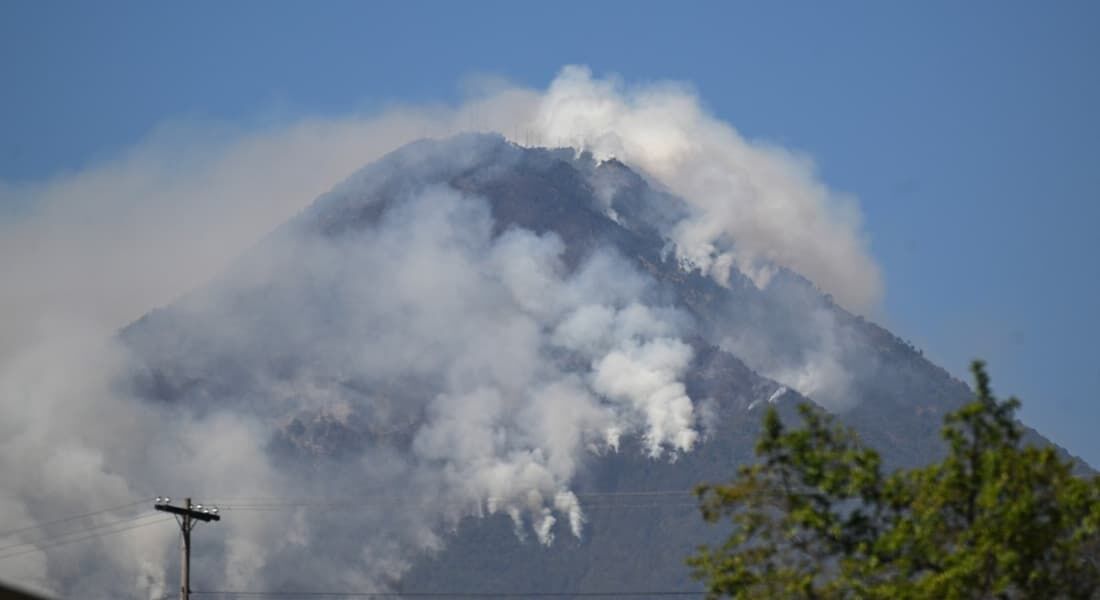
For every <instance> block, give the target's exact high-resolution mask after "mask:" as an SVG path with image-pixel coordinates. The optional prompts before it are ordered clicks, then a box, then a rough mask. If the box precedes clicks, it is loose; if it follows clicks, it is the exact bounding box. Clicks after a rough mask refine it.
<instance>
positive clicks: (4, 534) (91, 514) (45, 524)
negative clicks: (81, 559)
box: [0, 498, 150, 538]
mask: <svg viewBox="0 0 1100 600" xmlns="http://www.w3.org/2000/svg"><path fill="white" fill-rule="evenodd" d="M149 500H150V499H149V498H142V499H140V500H135V501H133V502H130V503H127V504H121V505H119V506H112V507H110V508H101V509H99V510H95V511H92V512H89V513H84V514H82V515H73V516H71V517H62V518H60V519H54V520H52V521H45V522H43V523H36V524H34V525H27V526H26V527H20V528H18V529H9V530H8V531H0V538H4V537H8V536H10V535H15V534H17V533H23V532H24V531H30V530H32V529H38V528H40V527H49V526H50V525H56V524H58V523H65V522H66V521H75V520H77V519H84V518H86V517H94V516H95V515H99V514H103V513H105V512H112V511H116V510H122V509H124V508H130V507H131V506H137V505H138V504H144V503H146V502H148V501H149Z"/></svg>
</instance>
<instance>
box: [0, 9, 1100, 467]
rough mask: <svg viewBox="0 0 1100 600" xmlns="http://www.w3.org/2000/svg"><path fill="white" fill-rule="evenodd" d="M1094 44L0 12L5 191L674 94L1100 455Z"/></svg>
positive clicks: (1073, 37)
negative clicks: (216, 137)
mask: <svg viewBox="0 0 1100 600" xmlns="http://www.w3.org/2000/svg"><path fill="white" fill-rule="evenodd" d="M1098 30H1100V4H1097V3H1095V2H1080V3H1076V2H1058V3H1038V2H1036V3H1030V4H1019V3H1010V2H988V3H983V2H970V3H928V2H923V3H911V4H907V5H902V4H901V3H871V2H868V3H840V4H829V5H822V4H810V3H805V4H802V3H788V2H778V3H766V4H765V3H758V4H748V3H713V4H711V3H693V4H686V3H665V4H650V3H638V2H629V3H619V2H596V3H569V2H553V3H519V2H479V3H457V2H433V3H427V2H420V3H382V2H370V3H367V2H334V1H330V2H319V3H309V4H306V3H297V4H291V3H282V2H280V3H275V2H235V3H221V2H209V3H203V2H198V3H189V4H188V6H187V7H186V9H184V8H181V7H179V6H178V5H171V4H157V5H154V4H152V3H130V4H127V3H114V2H104V3H94V4H93V3H74V4H70V5H63V4H60V3H45V2H8V3H5V4H3V6H2V7H0V82H3V87H2V89H3V92H2V93H0V180H3V181H6V182H7V183H9V184H18V183H20V182H33V181H38V180H43V179H48V178H51V177H54V176H57V175H58V174H59V173H64V172H70V171H76V170H79V169H82V168H85V167H87V166H88V165H93V164H96V163H98V162H101V161H104V160H108V159H110V158H111V157H114V156H117V155H118V154H120V153H123V152H126V151H127V149H129V148H131V147H132V146H133V145H134V144H136V143H139V142H141V141H142V140H144V139H146V138H147V137H148V136H149V135H150V132H152V131H154V130H155V129H156V128H158V127H160V126H162V125H163V124H164V123H166V122H173V121H178V120H180V119H188V120H197V121H212V122H217V123H231V124H235V125H238V126H243V127H249V126H252V125H261V124H266V123H271V122H273V121H275V122H277V121H281V120H287V121H289V120H292V119H295V118H298V117H301V116H309V115H322V116H325V115H334V116H338V115H343V114H347V113H349V112H353V111H358V112H361V111H370V110H375V109H379V108H383V107H387V106H392V105H396V104H409V103H414V104H416V103H431V102H445V103H453V102H457V101H459V100H460V99H461V98H462V95H463V83H464V82H465V81H468V79H469V77H471V76H473V75H478V74H492V75H498V76H502V77H505V78H507V79H509V80H512V81H514V82H516V83H519V84H523V85H527V86H532V87H536V88H542V87H544V86H545V85H546V84H547V83H548V82H549V81H550V80H551V79H552V78H553V77H554V75H555V74H556V73H557V71H558V70H559V69H560V68H561V66H562V65H566V64H572V63H576V64H585V65H588V66H590V67H591V68H592V69H593V71H594V72H595V73H596V74H598V75H605V74H608V73H617V74H619V75H621V76H622V77H623V78H624V79H626V80H627V81H631V82H645V81H653V80H663V79H673V80H679V81H685V82H688V83H690V84H691V85H692V86H694V88H695V89H696V90H697V92H698V94H699V96H700V97H701V98H702V99H703V101H704V102H705V103H706V105H707V107H708V109H709V110H711V111H712V112H713V113H714V114H716V115H717V116H719V117H720V118H722V119H724V120H726V121H728V122H730V123H732V124H733V125H734V126H735V127H737V128H738V129H739V130H740V131H741V132H742V133H743V134H745V135H747V136H749V137H753V138H759V139H765V140H770V141H773V142H777V143H780V144H782V145H785V146H788V147H791V148H795V149H798V150H801V151H803V152H806V153H808V154H809V155H810V156H812V157H813V158H814V159H815V160H816V161H817V163H818V165H819V169H820V174H821V178H822V179H823V180H824V181H825V182H827V183H828V184H829V185H830V186H831V187H833V188H835V189H838V190H842V191H844V192H847V193H850V194H853V195H854V196H856V197H858V198H859V200H860V204H861V207H862V210H863V214H864V217H865V230H866V231H867V232H868V234H869V235H870V238H871V244H872V253H873V255H874V256H875V258H876V259H877V260H878V261H879V263H880V264H881V265H882V267H883V271H884V274H885V280H886V298H885V301H884V305H883V308H882V311H881V314H880V315H878V316H877V318H878V319H879V320H881V321H883V322H884V324H885V325H887V326H888V327H890V328H891V329H892V330H894V331H895V332H896V333H898V334H899V335H900V336H901V337H903V338H907V339H911V340H913V341H914V342H915V343H916V344H917V345H918V346H920V347H922V348H924V350H925V351H926V353H927V354H928V355H930V356H931V357H932V358H933V359H934V360H936V361H937V362H939V363H940V364H942V365H944V366H945V367H947V368H948V369H949V370H951V371H953V372H955V373H959V374H963V373H965V368H966V364H967V362H968V361H969V359H970V358H972V357H982V358H985V359H986V360H988V361H989V363H990V366H991V371H992V374H993V378H994V383H995V386H996V388H997V389H998V391H1000V392H1001V393H1004V394H1008V393H1014V394H1017V395H1019V396H1020V397H1021V398H1022V399H1023V400H1024V409H1023V416H1024V419H1025V421H1027V422H1028V423H1029V424H1032V425H1033V426H1035V427H1036V428H1037V429H1039V430H1040V431H1041V432H1043V433H1045V434H1047V435H1049V436H1050V437H1052V438H1053V439H1054V440H1056V441H1058V442H1059V443H1061V444H1063V445H1065V446H1066V447H1068V448H1069V449H1070V450H1071V451H1073V452H1075V453H1077V454H1079V455H1081V456H1083V457H1085V458H1087V459H1088V460H1089V461H1090V462H1092V464H1094V465H1100V439H1098V437H1097V436H1096V435H1095V434H1094V429H1095V426H1096V424H1097V423H1100V402H1098V400H1100V394H1098V392H1097V390H1100V366H1098V364H1097V362H1098V360H1097V359H1098V352H1097V344H1096V340H1098V339H1100V319H1098V318H1097V316H1096V314H1095V310H1096V308H1097V307H1098V306H1100V267H1097V264H1096V262H1095V259H1096V257H1097V255H1100V242H1098V241H1097V239H1098V238H1097V235H1096V230H1097V226H1098V225H1100V202H1098V201H1100V117H1098V116H1097V107H1098V106H1100V69H1098V68H1097V67H1098V65H1097V63H1098V60H1097V59H1098V57H1100V36H1097V35H1096V32H1097V31H1098ZM3 208H4V209H18V208H19V207H3ZM4 212H5V211H4V210H0V215H3V214H4ZM9 216H10V213H9Z"/></svg>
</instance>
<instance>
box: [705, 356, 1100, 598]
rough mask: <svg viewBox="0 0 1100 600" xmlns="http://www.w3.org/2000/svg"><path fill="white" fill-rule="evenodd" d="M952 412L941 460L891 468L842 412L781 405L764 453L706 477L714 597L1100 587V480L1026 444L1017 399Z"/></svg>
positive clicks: (760, 447) (980, 371) (979, 376)
mask: <svg viewBox="0 0 1100 600" xmlns="http://www.w3.org/2000/svg"><path fill="white" fill-rule="evenodd" d="M972 371H973V374H974V379H975V399H974V401H973V402H971V403H969V404H967V405H965V406H963V407H962V408H960V409H959V410H957V411H955V412H953V413H951V414H949V415H948V416H947V417H946V418H945V419H944V427H943V431H942V435H943V438H944V440H945V441H946V442H947V446H948V452H947V456H946V458H944V459H943V460H942V461H940V462H937V463H934V464H931V465H928V466H926V467H922V468H917V469H902V470H898V471H895V472H893V473H889V474H885V473H884V472H883V468H882V465H881V460H880V458H879V455H878V453H877V452H875V451H874V450H872V449H870V448H867V447H865V446H863V445H862V444H861V443H860V441H859V439H858V438H857V437H856V435H855V434H854V433H853V432H852V431H851V430H850V429H847V428H845V427H842V426H841V425H839V424H837V423H836V421H835V420H834V418H833V417H831V416H830V415H828V414H826V413H824V412H823V411H821V410H820V409H818V408H816V407H813V406H811V405H809V404H804V405H801V406H799V409H798V412H799V415H800V417H801V421H802V427H801V428H798V429H788V428H787V427H785V426H784V424H783V421H782V420H781V418H780V416H779V413H778V412H777V411H776V410H775V409H774V408H771V409H770V410H769V411H768V412H767V414H766V415H765V416H764V423H763V432H762V433H761V437H760V439H759V441H758V443H757V446H756V454H757V457H758V459H759V460H758V461H757V462H756V463H754V464H751V465H747V466H744V467H742V468H741V469H740V470H739V471H738V473H737V476H736V477H735V478H734V479H733V481H731V482H730V483H728V484H724V485H701V486H699V487H698V488H697V490H696V491H697V493H698V495H699V498H700V504H701V509H702V512H703V516H704V518H705V519H706V520H707V521H710V522H718V521H722V520H725V519H729V520H730V521H731V522H732V524H733V531H732V533H731V534H730V536H729V537H728V539H727V540H726V541H725V543H723V544H722V545H720V546H717V547H707V546H704V547H701V548H700V549H699V551H698V553H697V554H695V555H694V556H692V557H690V558H689V559H688V563H689V564H690V565H691V566H692V567H693V568H694V571H695V576H696V577H697V578H700V579H702V580H704V581H705V583H706V585H707V589H708V594H709V596H710V597H712V598H716V597H720V596H732V597H735V598H948V599H950V598H1100V592H1098V591H1097V590H1100V566H1098V564H1097V556H1100V477H1095V476H1093V477H1081V476H1078V475H1076V474H1075V473H1074V472H1073V463H1072V462H1071V461H1069V460H1064V459H1062V458H1061V457H1060V456H1059V455H1058V453H1057V451H1056V450H1055V449H1054V448H1052V447H1049V446H1046V447H1041V448H1038V447H1034V446H1027V445H1024V444H1022V442H1021V433H1022V431H1021V427H1020V425H1019V423H1018V422H1017V421H1016V419H1015V411H1016V409H1017V408H1018V407H1019V402H1018V401H1017V400H1016V399H1015V398H1010V399H1008V400H1005V401H1000V400H998V399H997V398H995V397H994V396H993V394H992V392H991V391H990V387H989V377H988V376H987V375H986V372H985V368H984V365H983V364H982V363H981V362H975V363H974V365H973V367H972Z"/></svg>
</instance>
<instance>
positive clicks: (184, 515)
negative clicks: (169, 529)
mask: <svg viewBox="0 0 1100 600" xmlns="http://www.w3.org/2000/svg"><path fill="white" fill-rule="evenodd" d="M153 508H155V509H157V510H159V511H162V512H166V513H172V514H173V515H175V517H176V522H178V523H179V525H180V533H181V534H183V544H182V548H181V550H182V551H183V556H182V558H181V559H180V600H190V599H191V530H192V529H194V528H195V525H197V524H198V522H199V521H202V522H204V523H209V522H210V521H220V520H221V519H222V518H221V517H220V516H218V508H217V507H216V506H207V507H204V506H203V505H201V504H195V505H192V504H191V499H190V498H186V499H185V500H184V501H183V506H174V505H172V499H171V498H168V497H160V496H157V498H156V500H155V502H154V504H153Z"/></svg>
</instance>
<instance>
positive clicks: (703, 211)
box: [534, 67, 882, 310]
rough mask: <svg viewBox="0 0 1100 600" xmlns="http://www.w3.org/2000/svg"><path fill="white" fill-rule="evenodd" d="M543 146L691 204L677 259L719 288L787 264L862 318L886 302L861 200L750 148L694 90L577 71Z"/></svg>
mask: <svg viewBox="0 0 1100 600" xmlns="http://www.w3.org/2000/svg"><path fill="white" fill-rule="evenodd" d="M534 124H535V128H536V129H535V130H536V131H537V132H538V134H539V135H540V137H539V139H540V140H541V141H545V142H547V143H553V144H561V145H565V146H573V147H577V148H582V149H586V150H590V151H591V152H593V153H594V154H595V155H596V156H597V157H598V158H612V157H614V158H618V159H620V160H622V161H623V162H625V163H627V164H628V165H632V166H635V167H638V168H641V169H642V170H644V171H645V172H646V173H647V174H649V175H650V176H652V177H653V178H654V179H656V180H657V181H658V182H660V183H662V184H664V185H666V186H668V188H669V189H670V190H671V191H673V192H674V193H676V194H677V195H679V196H680V197H682V198H683V199H684V200H686V201H687V202H688V204H689V205H690V206H691V208H692V209H693V213H692V214H691V215H690V217H689V218H688V219H686V220H684V221H682V222H680V223H678V224H677V226H676V229H675V231H674V232H672V236H673V239H674V241H675V242H676V245H677V246H676V248H677V252H678V253H679V254H680V255H681V256H682V257H683V258H685V259H688V260H690V261H691V262H692V263H693V264H695V265H697V266H698V267H700V268H702V269H703V270H704V271H706V272H710V273H712V274H713V275H714V276H715V277H716V278H718V279H719V280H720V281H724V280H725V279H727V278H728V276H729V269H730V268H731V267H736V268H739V269H740V270H741V271H743V272H744V273H745V274H746V275H748V276H750V277H751V278H752V279H753V280H754V281H756V282H757V283H758V284H759V285H761V286H763V285H765V284H766V283H767V280H768V273H769V269H772V268H774V267H775V266H783V267H787V268H790V269H792V270H794V271H795V272H798V273H801V274H803V275H805V276H807V277H809V278H810V279H811V280H812V281H813V282H814V283H816V284H817V285H818V286H820V287H821V288H822V289H824V290H825V291H826V292H829V293H831V294H833V295H834V296H835V297H836V298H837V299H838V300H839V301H840V302H841V303H842V304H844V305H845V306H848V307H850V308H853V309H856V310H866V309H868V308H870V307H873V306H874V304H875V303H876V302H877V301H878V298H879V295H880V294H881V287H882V284H881V281H880V279H879V274H878V268H877V267H876V265H875V262H874V261H873V260H872V259H871V257H870V255H869V253H868V251H867V244H866V242H865V240H864V239H863V236H862V234H861V232H860V216H859V212H858V210H857V209H856V207H855V205H854V204H853V202H852V201H851V200H850V199H848V198H845V197H843V196H839V195H837V194H835V193H831V192H830V191H829V190H828V189H827V188H826V187H825V186H824V185H822V184H821V183H820V182H819V181H818V180H817V179H816V177H815V175H814V171H813V167H812V164H811V163H810V162H809V160H808V159H806V158H805V157H802V156H798V155H796V154H793V153H791V152H790V151H787V150H784V149H782V148H779V147H776V146H774V145H768V144H763V143H754V142H750V141H748V140H746V139H744V138H743V137H742V136H740V135H739V134H738V133H737V131H736V130H735V129H733V128H732V127H730V126H729V125H728V124H726V123H724V122H722V121H720V120H718V119H716V118H715V117H713V116H711V115H709V114H707V113H706V112H705V111H704V110H703V109H702V107H701V106H700V103H699V101H698V99H697V98H696V97H695V96H694V94H692V93H691V92H690V91H688V90H687V89H686V88H685V87H683V86H680V85H675V84H670V83H662V84H656V85H650V86H642V87H635V88H631V87H627V86H625V85H623V84H621V83H618V82H616V81H614V80H597V79H594V78H593V77H592V74H591V73H590V72H589V71H588V70H587V69H585V68H583V67H567V68H565V69H564V70H562V72H561V74H560V75H559V76H558V78H557V79H555V80H554V82H553V83H552V84H551V85H550V88H549V90H547V92H546V94H545V95H544V96H543V97H542V98H541V100H540V102H539V108H538V113H537V115H536V117H535V123H534Z"/></svg>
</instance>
